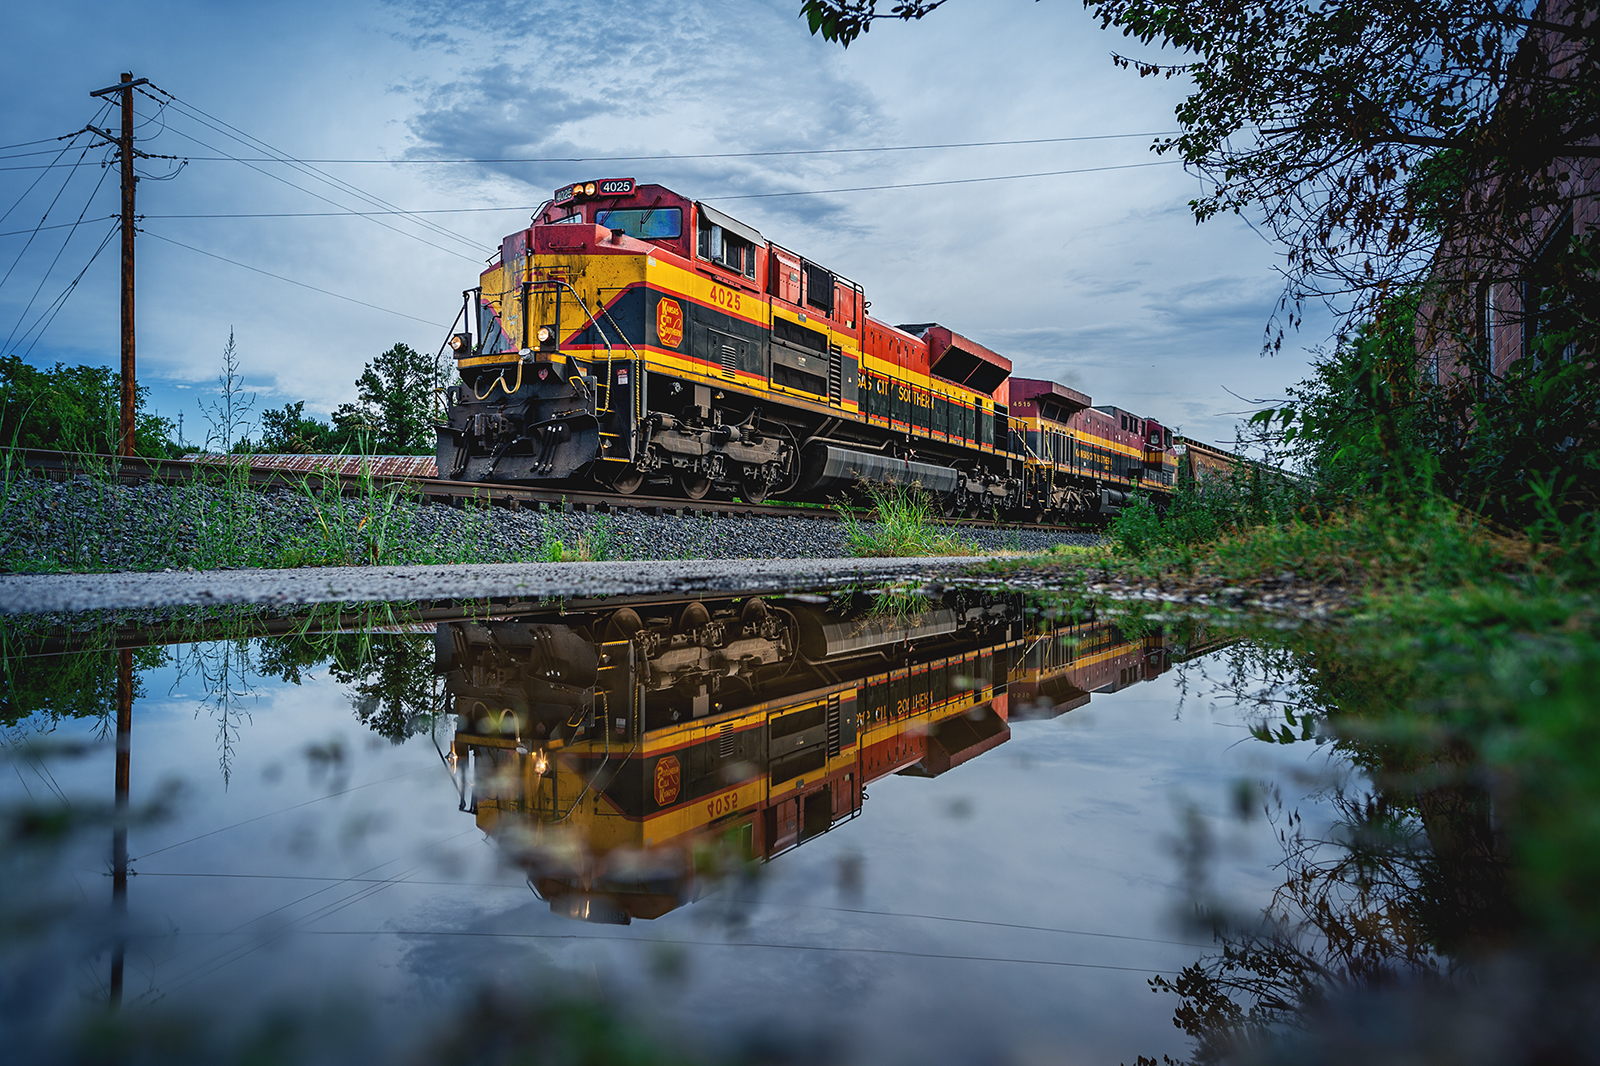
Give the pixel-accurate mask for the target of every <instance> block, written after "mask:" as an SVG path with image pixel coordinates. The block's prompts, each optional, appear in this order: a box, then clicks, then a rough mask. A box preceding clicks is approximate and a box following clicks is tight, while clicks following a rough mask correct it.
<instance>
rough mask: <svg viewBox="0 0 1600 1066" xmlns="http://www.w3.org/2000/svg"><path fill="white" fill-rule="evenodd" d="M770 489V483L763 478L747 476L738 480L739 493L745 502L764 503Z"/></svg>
mask: <svg viewBox="0 0 1600 1066" xmlns="http://www.w3.org/2000/svg"><path fill="white" fill-rule="evenodd" d="M771 491H772V484H771V483H770V482H769V481H767V480H766V479H765V478H760V477H753V478H751V477H747V478H744V479H742V480H741V481H740V482H739V495H740V496H742V497H744V502H745V503H764V502H765V501H766V499H767V493H769V492H771Z"/></svg>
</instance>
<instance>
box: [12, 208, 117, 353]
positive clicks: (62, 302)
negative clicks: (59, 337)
mask: <svg viewBox="0 0 1600 1066" xmlns="http://www.w3.org/2000/svg"><path fill="white" fill-rule="evenodd" d="M119 229H121V226H120V225H119V226H112V227H111V228H110V229H109V230H107V231H106V235H105V239H103V240H102V241H101V242H100V247H98V248H96V249H95V250H94V254H93V255H91V256H90V257H89V261H88V262H87V263H85V264H84V265H83V269H82V270H80V271H78V276H77V277H75V278H73V279H72V280H71V281H70V282H68V283H67V287H66V288H65V289H62V290H61V295H60V296H57V297H56V298H55V299H54V300H53V301H51V303H50V306H48V307H46V308H45V309H44V311H42V312H40V318H41V319H43V324H42V325H39V327H38V328H39V332H38V334H37V335H35V336H34V338H33V340H31V341H29V342H28V347H27V349H26V350H25V351H24V352H23V353H22V357H23V358H24V359H26V358H27V357H28V356H29V355H31V354H32V353H33V347H34V345H36V344H38V343H39V342H40V341H41V340H43V339H44V335H45V334H46V333H48V332H50V327H51V325H53V324H54V323H55V320H56V316H57V315H59V314H60V313H61V309H62V308H63V307H65V306H67V299H68V297H70V296H71V295H72V294H73V293H74V292H75V291H76V290H77V288H78V282H80V281H82V280H83V276H84V275H85V274H87V273H89V268H90V267H92V266H94V261H95V260H96V259H99V258H100V253H101V252H103V251H105V250H106V246H107V245H108V244H110V243H111V241H112V239H113V238H115V237H116V235H117V231H118V230H119ZM46 314H48V315H49V316H50V317H49V318H44V315H46ZM32 332H33V330H32V329H30V330H29V331H28V333H32ZM22 336H23V338H24V339H25V338H26V337H27V336H28V334H27V333H24V334H23V335H22ZM17 343H19V344H20V343H22V342H21V341H18V342H17Z"/></svg>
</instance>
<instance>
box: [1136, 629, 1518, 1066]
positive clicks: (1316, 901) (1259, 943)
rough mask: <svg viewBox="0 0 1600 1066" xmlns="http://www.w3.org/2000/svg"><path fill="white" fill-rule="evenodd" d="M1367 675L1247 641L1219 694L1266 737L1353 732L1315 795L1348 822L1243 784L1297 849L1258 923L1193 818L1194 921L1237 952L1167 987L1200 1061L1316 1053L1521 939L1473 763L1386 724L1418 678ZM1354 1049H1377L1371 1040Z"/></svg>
mask: <svg viewBox="0 0 1600 1066" xmlns="http://www.w3.org/2000/svg"><path fill="white" fill-rule="evenodd" d="M1365 665H1366V666H1367V669H1366V670H1362V668H1361V667H1362V664H1360V663H1359V662H1357V661H1355V660H1353V659H1351V658H1346V657H1332V656H1319V655H1317V654H1315V653H1311V654H1305V653H1299V654H1291V653H1290V652H1289V651H1286V650H1284V649H1268V648H1263V647H1261V646H1259V645H1253V646H1252V645H1244V646H1240V647H1237V648H1235V649H1233V650H1232V651H1231V652H1230V654H1229V656H1228V659H1227V660H1226V669H1225V672H1224V675H1223V676H1221V677H1220V678H1215V680H1214V681H1213V683H1214V691H1213V693H1212V695H1213V696H1214V697H1217V698H1218V701H1219V702H1220V701H1221V700H1222V699H1226V700H1227V701H1228V702H1229V703H1233V704H1235V705H1240V706H1244V707H1246V708H1254V709H1255V711H1256V712H1257V714H1258V717H1257V719H1256V721H1255V722H1254V723H1253V724H1252V726H1251V732H1252V734H1253V736H1254V737H1255V738H1256V739H1257V740H1260V741H1264V742H1268V743H1276V744H1289V743H1296V742H1303V741H1319V742H1327V741H1332V737H1333V735H1334V734H1335V733H1337V735H1338V736H1339V738H1340V739H1338V740H1336V741H1332V750H1333V751H1335V752H1337V753H1338V755H1339V756H1340V762H1341V763H1342V765H1343V767H1344V768H1345V769H1346V771H1347V773H1349V774H1350V776H1349V777H1348V779H1347V780H1344V781H1341V782H1339V783H1336V784H1333V785H1331V786H1329V787H1327V788H1326V789H1324V790H1323V791H1322V792H1320V793H1318V794H1317V795H1316V796H1314V797H1313V798H1314V799H1316V800H1320V801H1321V802H1322V803H1325V804H1326V808H1325V810H1324V811H1323V812H1318V814H1319V816H1320V815H1325V814H1327V813H1331V814H1332V819H1331V823H1330V824H1329V825H1328V827H1327V828H1326V829H1325V830H1312V829H1309V828H1308V827H1307V823H1306V820H1305V819H1304V818H1303V817H1302V815H1301V813H1300V812H1299V811H1298V810H1288V809H1285V808H1284V807H1283V804H1282V801H1281V797H1280V795H1279V793H1278V791H1277V790H1276V788H1275V787H1271V786H1269V787H1268V788H1267V789H1266V791H1265V795H1264V796H1263V794H1262V792H1261V791H1259V790H1258V789H1256V788H1255V787H1253V786H1249V785H1247V784H1241V788H1240V795H1239V809H1238V811H1237V813H1238V814H1240V815H1241V816H1242V817H1248V816H1249V814H1251V813H1253V812H1254V811H1257V810H1261V809H1264V810H1265V811H1266V813H1267V815H1268V817H1269V819H1270V820H1271V823H1272V825H1273V828H1274V830H1275V835H1276V837H1277V839H1278V842H1279V844H1280V846H1281V847H1282V850H1283V860H1282V861H1281V863H1280V865H1279V868H1280V870H1281V871H1282V874H1283V880H1282V883H1281V884H1280V885H1279V887H1278V888H1277V889H1276V890H1275V891H1274V894H1273V897H1272V899H1271V902H1270V903H1269V904H1268V906H1267V907H1266V908H1265V909H1264V910H1263V911H1262V912H1261V913H1260V914H1259V915H1256V916H1253V917H1244V916H1240V915H1237V914H1235V913H1231V912H1230V908H1229V907H1228V906H1227V905H1226V903H1225V901H1222V900H1219V899H1218V898H1217V897H1216V896H1215V895H1214V894H1213V893H1212V892H1211V891H1210V889H1209V887H1208V873H1207V871H1208V868H1209V866H1210V864H1211V859H1212V857H1213V856H1214V855H1215V852H1216V850H1217V844H1216V842H1215V841H1214V839H1213V838H1212V831H1211V829H1210V827H1209V826H1208V825H1207V823H1206V822H1205V820H1204V819H1203V818H1202V817H1200V815H1199V814H1198V812H1194V811H1191V812H1189V815H1188V817H1187V819H1186V825H1185V833H1184V838H1183V845H1182V847H1181V849H1180V856H1181V858H1182V860H1183V862H1184V865H1185V867H1186V875H1187V879H1188V882H1189V892H1190V895H1191V898H1192V902H1193V905H1194V916H1195V919H1196V920H1197V921H1198V922H1199V923H1200V924H1202V925H1204V926H1206V927H1208V928H1209V929H1210V930H1211V931H1212V932H1213V934H1214V935H1215V937H1216V939H1217V941H1218V943H1219V945H1220V951H1218V952H1216V953H1214V954H1211V955H1208V956H1206V957H1203V958H1201V959H1200V960H1198V961H1197V962H1196V963H1194V964H1193V965H1191V966H1188V967H1186V968H1185V969H1184V970H1183V971H1182V972H1181V973H1180V975H1179V976H1178V977H1176V978H1173V979H1168V978H1165V977H1160V976H1158V977H1155V978H1153V979H1152V980H1151V981H1150V985H1151V987H1152V989H1154V990H1155V991H1158V992H1168V993H1173V994H1175V995H1177V996H1178V997H1179V1005H1178V1007H1177V1009H1176V1011H1175V1012H1174V1017H1173V1022H1174V1024H1175V1025H1177V1026H1178V1027H1179V1028H1181V1029H1182V1030H1183V1031H1184V1032H1185V1033H1187V1034H1188V1035H1189V1036H1191V1037H1192V1038H1193V1039H1194V1041H1195V1050H1194V1055H1193V1059H1192V1061H1193V1062H1194V1063H1197V1064H1198V1063H1215V1062H1224V1061H1229V1062H1232V1061H1265V1060H1272V1061H1277V1060H1278V1059H1279V1058H1281V1057H1282V1056H1283V1055H1284V1054H1285V1053H1286V1052H1288V1051H1290V1050H1291V1049H1293V1048H1296V1047H1298V1048H1299V1049H1300V1050H1304V1049H1305V1045H1303V1044H1301V1043H1299V1041H1300V1040H1303V1039H1307V1038H1308V1036H1307V1034H1308V1033H1310V1032H1315V1033H1316V1037H1315V1039H1316V1040H1325V1039H1327V1038H1328V1021H1327V1019H1328V1017H1329V1014H1330V1010H1333V1009H1334V1007H1335V1005H1337V1004H1348V1003H1349V1002H1351V1001H1355V1000H1362V999H1363V997H1373V996H1382V995H1384V994H1386V993H1392V992H1396V991H1397V990H1402V989H1408V990H1415V989H1418V988H1432V989H1436V990H1440V991H1441V992H1442V993H1443V994H1449V992H1450V990H1451V988H1452V986H1453V985H1454V984H1455V983H1456V982H1457V981H1458V979H1459V978H1460V977H1461V976H1462V975H1463V973H1464V970H1463V967H1464V966H1468V965H1469V964H1470V960H1472V959H1473V958H1475V957H1479V956H1481V955H1482V954H1483V953H1484V952H1486V951H1490V950H1494V949H1495V948H1497V947H1499V946H1502V945H1503V944H1504V943H1505V942H1506V940H1507V938H1508V936H1509V935H1510V934H1511V932H1512V931H1513V926H1514V923H1515V921H1516V915H1515V908H1514V905H1513V902H1512V900H1511V892H1510V881H1509V876H1508V868H1507V867H1508V864H1507V858H1506V853H1505V847H1504V844H1503V842H1502V841H1501V840H1500V838H1499V836H1498V835H1497V833H1496V831H1495V827H1494V824H1493V822H1492V820H1491V803H1490V794H1489V792H1488V790H1487V789H1486V788H1485V786H1484V783H1483V782H1482V781H1481V780H1480V779H1479V777H1478V775H1477V773H1476V771H1475V769H1474V764H1473V760H1472V757H1471V753H1470V752H1469V751H1468V750H1466V748H1465V747H1464V745H1462V744H1460V743H1459V742H1456V741H1451V740H1448V739H1441V738H1440V737H1439V736H1437V735H1430V734H1427V733H1425V732H1419V731H1405V732H1402V731H1397V730H1395V729H1392V728H1390V729H1383V728H1379V726H1380V725H1381V724H1384V723H1385V722H1386V721H1391V722H1392V710H1393V708H1396V707H1400V706H1404V705H1405V704H1406V702H1407V701H1408V697H1409V696H1410V695H1411V694H1412V691H1413V688H1414V685H1415V681H1414V679H1410V678H1404V677H1397V676H1394V675H1393V673H1392V671H1391V670H1390V669H1389V668H1388V667H1386V665H1385V664H1382V663H1376V664H1374V663H1367V664H1365ZM1350 771H1354V772H1353V773H1350ZM1361 779H1364V780H1361ZM1358 781H1359V782H1360V783H1356V782H1358ZM1263 799H1264V802H1263ZM1319 820H1325V819H1324V818H1319ZM1342 1035H1345V1036H1350V1035H1351V1034H1350V1033H1349V1032H1346V1033H1344V1034H1342ZM1365 1036H1366V1037H1367V1039H1368V1040H1370V1041H1375V1042H1379V1043H1381V1038H1378V1037H1376V1036H1375V1035H1374V1034H1370V1033H1369V1034H1365ZM1355 1043H1356V1044H1364V1045H1366V1046H1370V1044H1368V1043H1367V1041H1364V1040H1363V1039H1361V1036H1360V1035H1359V1034H1358V1035H1357V1036H1356V1039H1355ZM1139 1062H1141V1063H1154V1060H1153V1059H1148V1058H1145V1057H1143V1056H1141V1057H1140V1059H1139Z"/></svg>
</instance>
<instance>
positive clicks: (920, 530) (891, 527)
mask: <svg viewBox="0 0 1600 1066" xmlns="http://www.w3.org/2000/svg"><path fill="white" fill-rule="evenodd" d="M861 491H862V492H863V493H864V494H865V495H866V497H867V499H868V501H870V502H871V504H872V511H871V514H870V517H869V518H868V520H867V521H862V520H861V519H860V518H859V517H858V516H857V515H856V513H855V512H854V511H853V510H852V509H850V508H849V507H847V506H845V505H843V504H839V505H837V509H838V512H839V518H840V520H841V521H842V522H843V523H844V532H845V538H846V540H847V541H848V542H849V544H850V550H851V552H852V553H854V554H855V555H856V556H858V557H864V558H874V557H894V556H919V555H979V554H982V551H981V549H980V548H979V547H978V545H977V544H976V543H975V542H973V541H970V540H967V539H965V538H963V537H961V536H959V535H957V534H955V533H952V532H950V531H948V530H944V529H940V528H939V527H937V526H935V525H934V521H933V513H934V508H933V499H932V497H931V496H929V495H928V493H926V492H924V491H922V489H921V488H919V487H918V486H915V485H911V486H906V485H897V484H878V483H875V482H871V481H865V482H862V483H861Z"/></svg>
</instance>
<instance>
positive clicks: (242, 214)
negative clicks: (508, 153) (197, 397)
mask: <svg viewBox="0 0 1600 1066" xmlns="http://www.w3.org/2000/svg"><path fill="white" fill-rule="evenodd" d="M534 206H535V205H531V204H518V205H515V206H512V207H430V208H419V209H417V210H414V211H410V210H404V209H398V208H397V209H395V210H393V211H235V212H219V213H216V214H204V215H142V216H140V217H142V218H345V217H349V216H352V215H355V216H362V217H365V216H368V215H461V214H471V213H479V212H485V211H532V210H533V209H534ZM4 236H6V234H4V233H0V237H4Z"/></svg>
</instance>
